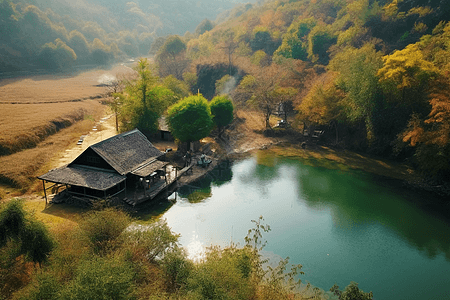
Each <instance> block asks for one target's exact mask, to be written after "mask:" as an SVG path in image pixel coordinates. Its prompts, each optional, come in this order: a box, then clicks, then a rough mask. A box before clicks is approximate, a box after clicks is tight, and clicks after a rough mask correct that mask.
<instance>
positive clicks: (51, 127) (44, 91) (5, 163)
mask: <svg viewBox="0 0 450 300" xmlns="http://www.w3.org/2000/svg"><path fill="white" fill-rule="evenodd" d="M130 70H131V69H129V68H125V67H123V66H119V67H116V68H114V69H112V70H99V69H97V70H91V71H87V72H82V73H79V74H64V75H61V74H59V75H38V76H32V77H29V78H13V79H3V80H0V109H1V112H2V117H1V118H0V132H1V135H0V199H2V198H6V197H11V196H12V195H17V194H21V193H24V192H26V191H39V190H42V187H41V186H40V185H39V182H38V183H36V179H35V178H36V176H37V175H39V174H43V173H45V172H46V171H48V170H49V169H51V168H53V167H55V166H52V163H51V161H52V158H54V156H55V155H56V154H57V153H60V152H61V151H64V150H65V149H67V147H68V146H69V145H71V144H72V143H74V141H76V140H77V139H78V138H79V137H80V135H83V134H86V133H88V132H89V130H90V129H92V126H93V125H94V124H95V121H96V120H99V118H100V117H102V116H103V113H104V110H105V108H106V107H105V106H104V105H102V104H101V102H100V101H101V100H102V99H97V98H98V97H100V95H103V94H104V93H105V92H106V91H107V90H106V88H105V87H99V86H98V84H99V79H100V78H101V77H102V76H103V75H104V74H109V75H111V74H113V75H117V74H120V73H126V72H129V71H130ZM11 188H14V189H16V190H11Z"/></svg>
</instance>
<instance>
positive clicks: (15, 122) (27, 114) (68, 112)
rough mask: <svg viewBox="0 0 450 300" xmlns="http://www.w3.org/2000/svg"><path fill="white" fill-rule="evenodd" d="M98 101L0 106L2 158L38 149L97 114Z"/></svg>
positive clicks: (0, 147)
mask: <svg viewBox="0 0 450 300" xmlns="http://www.w3.org/2000/svg"><path fill="white" fill-rule="evenodd" d="M101 106H102V105H101V104H100V103H99V101H97V100H86V101H81V102H61V103H51V104H49V103H47V104H33V105H31V104H0V107H1V109H2V120H1V121H0V131H1V132H2V135H1V137H0V155H9V154H13V153H16V152H19V151H21V150H23V149H29V148H33V147H36V145H37V144H38V143H39V142H41V141H43V140H45V139H46V138H47V137H48V136H50V135H53V134H55V133H56V132H58V131H59V130H61V129H63V128H66V127H69V126H71V125H73V124H74V123H76V122H78V121H80V120H83V119H85V117H86V116H88V115H92V114H95V112H96V111H97V110H98V109H99V108H100V107H101Z"/></svg>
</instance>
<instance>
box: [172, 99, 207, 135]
mask: <svg viewBox="0 0 450 300" xmlns="http://www.w3.org/2000/svg"><path fill="white" fill-rule="evenodd" d="M167 115H168V118H167V121H168V123H169V128H170V130H171V132H172V134H173V136H174V137H176V138H177V139H179V140H180V141H181V142H187V143H190V142H194V141H198V140H200V139H202V138H204V137H206V136H208V135H209V133H210V132H211V129H212V126H213V121H212V118H211V110H210V108H209V105H208V101H207V100H206V99H205V98H204V97H203V96H201V95H197V96H189V97H187V98H184V99H183V100H181V101H179V102H178V103H176V104H174V105H172V106H171V107H169V109H168V111H167Z"/></svg>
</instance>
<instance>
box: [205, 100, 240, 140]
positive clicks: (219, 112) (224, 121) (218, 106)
mask: <svg viewBox="0 0 450 300" xmlns="http://www.w3.org/2000/svg"><path fill="white" fill-rule="evenodd" d="M209 107H210V109H211V114H212V119H213V122H214V124H216V126H217V128H218V130H219V137H220V136H221V135H222V133H223V128H224V127H225V126H227V125H228V124H230V123H231V121H233V110H234V107H233V102H232V101H231V100H230V98H229V97H228V96H216V97H214V98H213V99H212V100H211V103H210V104H209Z"/></svg>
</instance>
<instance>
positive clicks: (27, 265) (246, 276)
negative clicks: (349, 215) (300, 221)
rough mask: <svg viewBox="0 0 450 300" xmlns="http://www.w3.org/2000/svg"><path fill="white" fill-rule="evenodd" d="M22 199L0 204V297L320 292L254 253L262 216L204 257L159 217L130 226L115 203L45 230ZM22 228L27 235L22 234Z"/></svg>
mask: <svg viewBox="0 0 450 300" xmlns="http://www.w3.org/2000/svg"><path fill="white" fill-rule="evenodd" d="M22 204H23V203H22V202H21V201H20V200H11V201H9V202H8V203H7V204H3V205H2V207H1V210H0V224H1V225H2V228H6V229H7V230H6V232H5V233H6V235H5V234H2V236H0V242H1V243H0V291H1V295H2V298H1V299H86V297H87V296H88V297H90V298H91V297H94V298H96V299H196V300H197V299H322V298H323V296H324V291H321V290H319V289H316V288H312V287H310V286H309V285H307V286H306V287H302V288H300V286H299V280H298V275H301V274H303V273H302V272H301V268H302V266H301V265H295V266H291V267H290V268H289V266H288V265H289V262H288V259H285V260H281V261H280V262H279V264H278V266H276V267H265V263H266V260H265V259H263V258H262V256H261V254H260V251H261V249H262V248H263V247H264V244H265V241H264V237H263V234H264V232H267V231H268V230H270V227H269V226H268V225H266V224H264V219H263V218H262V217H260V218H259V219H257V220H254V221H252V222H253V224H254V228H252V229H250V230H249V233H248V235H247V237H246V238H245V245H244V246H243V247H238V246H237V245H234V244H232V245H230V246H227V247H225V248H221V247H217V246H214V247H211V248H209V249H208V250H207V251H206V253H205V255H204V257H202V258H199V259H198V260H196V261H192V260H190V259H188V258H187V255H186V253H185V251H184V250H183V248H181V247H180V245H179V244H178V242H177V240H178V235H177V234H175V233H173V232H172V231H171V230H170V228H169V227H168V226H167V224H166V222H165V221H164V220H160V221H157V222H154V223H152V224H149V225H145V226H144V225H137V224H136V223H135V221H136V220H134V219H133V218H131V217H130V216H129V215H128V214H126V213H124V212H122V211H120V210H118V209H113V208H99V209H98V210H96V209H94V210H92V211H90V212H87V213H85V214H83V215H81V216H80V217H79V218H78V220H77V223H73V224H72V225H70V224H69V223H67V224H66V226H55V227H52V230H51V231H48V229H47V228H46V226H45V225H44V224H43V223H41V222H40V221H38V220H36V217H35V216H34V215H33V214H31V213H29V212H26V211H25V210H24V209H23V206H22ZM2 232H3V231H2ZM32 232H33V234H32ZM30 234H31V236H33V239H29V238H28V236H30ZM22 236H24V237H25V236H26V237H27V238H21V237H22ZM31 236H30V237H31ZM44 245H46V247H43V246H44ZM36 246H39V247H36ZM12 258H13V259H12ZM332 292H333V293H334V294H335V295H340V296H339V297H338V298H339V299H372V297H373V296H372V293H364V292H362V291H360V290H359V289H358V288H357V285H356V284H355V283H352V284H351V285H349V287H348V288H346V289H345V290H344V291H339V288H338V287H336V286H334V287H333V288H332ZM349 295H352V296H351V297H350V298H348V297H349ZM346 297H347V298H346Z"/></svg>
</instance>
